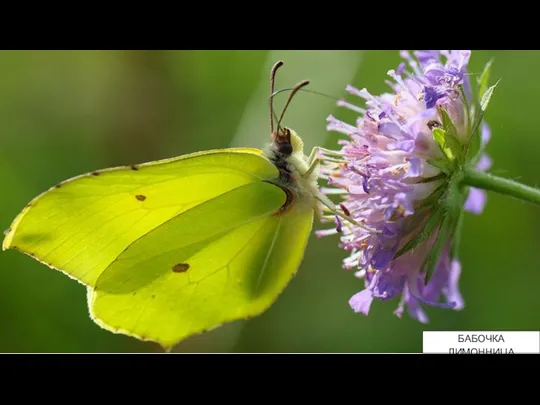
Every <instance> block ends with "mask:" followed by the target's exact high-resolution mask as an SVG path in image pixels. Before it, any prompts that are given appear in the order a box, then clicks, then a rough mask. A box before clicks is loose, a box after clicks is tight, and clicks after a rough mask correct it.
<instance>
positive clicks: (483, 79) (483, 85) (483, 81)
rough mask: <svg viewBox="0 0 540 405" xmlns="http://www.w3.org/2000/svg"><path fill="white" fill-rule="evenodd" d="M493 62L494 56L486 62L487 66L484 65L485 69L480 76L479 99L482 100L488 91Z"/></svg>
mask: <svg viewBox="0 0 540 405" xmlns="http://www.w3.org/2000/svg"><path fill="white" fill-rule="evenodd" d="M492 63H493V58H492V59H490V60H489V61H488V63H486V66H484V70H483V71H482V74H481V75H480V77H479V78H478V99H479V100H481V99H482V97H483V96H484V94H485V93H486V90H487V88H488V83H489V74H490V73H491V65H492Z"/></svg>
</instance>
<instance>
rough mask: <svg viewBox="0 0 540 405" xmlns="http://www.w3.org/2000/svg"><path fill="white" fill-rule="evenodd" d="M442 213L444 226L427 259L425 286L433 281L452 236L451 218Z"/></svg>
mask: <svg viewBox="0 0 540 405" xmlns="http://www.w3.org/2000/svg"><path fill="white" fill-rule="evenodd" d="M441 212H442V213H443V215H442V216H443V219H442V224H441V226H440V227H439V233H438V235H437V239H436V240H435V243H434V244H433V247H432V248H431V250H430V252H429V254H428V257H427V259H426V277H425V280H424V282H425V284H427V283H428V282H429V280H430V279H431V276H432V275H433V271H434V270H435V266H436V265H437V262H438V261H439V258H440V257H441V253H442V250H443V248H444V244H445V243H446V242H448V235H449V234H450V230H451V228H452V219H451V216H450V215H448V214H446V213H444V210H441Z"/></svg>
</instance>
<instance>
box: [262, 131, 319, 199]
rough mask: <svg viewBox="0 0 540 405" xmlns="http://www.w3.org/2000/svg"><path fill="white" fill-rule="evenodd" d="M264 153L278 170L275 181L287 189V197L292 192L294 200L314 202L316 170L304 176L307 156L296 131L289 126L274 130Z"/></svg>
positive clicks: (306, 167) (306, 168)
mask: <svg viewBox="0 0 540 405" xmlns="http://www.w3.org/2000/svg"><path fill="white" fill-rule="evenodd" d="M264 153H265V155H266V157H267V158H268V159H269V160H270V161H271V162H272V163H273V164H274V165H275V166H276V168H277V169H278V170H279V177H278V178H277V179H274V180H275V183H276V184H278V185H279V186H281V187H282V188H284V189H285V191H287V194H288V195H289V198H291V196H290V193H292V194H293V195H294V197H293V198H294V200H296V202H298V201H305V202H307V203H309V204H311V203H314V199H313V196H314V195H315V194H316V193H317V189H318V186H317V179H318V170H314V171H313V172H312V173H310V175H309V176H305V173H306V172H307V170H308V167H309V165H308V158H307V156H306V155H305V154H304V143H303V141H302V139H301V138H300V137H299V136H298V135H297V134H296V132H295V131H293V130H291V129H289V128H283V129H281V130H278V131H276V132H274V133H273V134H272V142H270V143H269V144H268V145H267V147H266V148H265V151H264ZM288 203H289V204H291V203H292V201H288Z"/></svg>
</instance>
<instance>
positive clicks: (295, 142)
mask: <svg viewBox="0 0 540 405" xmlns="http://www.w3.org/2000/svg"><path fill="white" fill-rule="evenodd" d="M282 65H283V62H282V61H278V62H276V63H275V64H274V66H273V67H272V70H271V72H270V132H271V134H272V144H271V146H272V149H273V151H274V153H277V154H278V155H280V156H281V157H283V158H287V157H289V156H291V155H292V154H295V153H297V152H303V149H304V143H303V142H302V139H301V138H300V137H299V136H298V134H297V133H296V132H295V131H293V130H292V129H290V128H287V127H282V126H281V120H282V119H283V116H284V115H285V111H287V107H288V106H289V103H290V102H291V100H292V99H293V97H294V95H295V94H296V93H297V92H298V90H300V89H301V88H302V87H304V86H306V85H308V84H309V81H308V80H304V81H302V82H300V83H298V84H297V85H296V86H294V88H293V89H292V91H291V94H290V95H289V98H288V99H287V101H286V103H285V106H284V107H283V109H282V110H281V114H280V116H279V118H278V119H277V129H276V130H275V131H274V105H273V98H274V95H275V93H274V81H275V77H276V72H277V70H278V69H279V68H280V67H281V66H282Z"/></svg>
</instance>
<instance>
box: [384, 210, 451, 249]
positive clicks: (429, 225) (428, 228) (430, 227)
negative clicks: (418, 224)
mask: <svg viewBox="0 0 540 405" xmlns="http://www.w3.org/2000/svg"><path fill="white" fill-rule="evenodd" d="M443 213H444V210H443V209H442V208H439V209H437V210H436V211H435V212H434V213H433V215H431V217H430V218H429V220H428V221H427V222H426V224H425V226H424V227H423V228H422V231H420V233H419V234H418V235H416V236H415V237H414V238H412V239H410V240H409V241H408V242H407V243H406V244H405V245H404V246H403V247H402V248H401V249H399V251H398V252H397V253H396V255H395V256H394V259H397V258H398V257H400V256H401V255H403V254H405V253H407V252H408V251H409V250H411V249H413V248H415V247H416V246H418V245H419V244H420V243H421V242H423V241H424V240H426V239H427V238H428V237H429V236H430V235H431V234H432V233H433V231H434V230H435V228H436V227H437V225H438V224H439V223H440V221H441V219H442V216H443Z"/></svg>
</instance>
